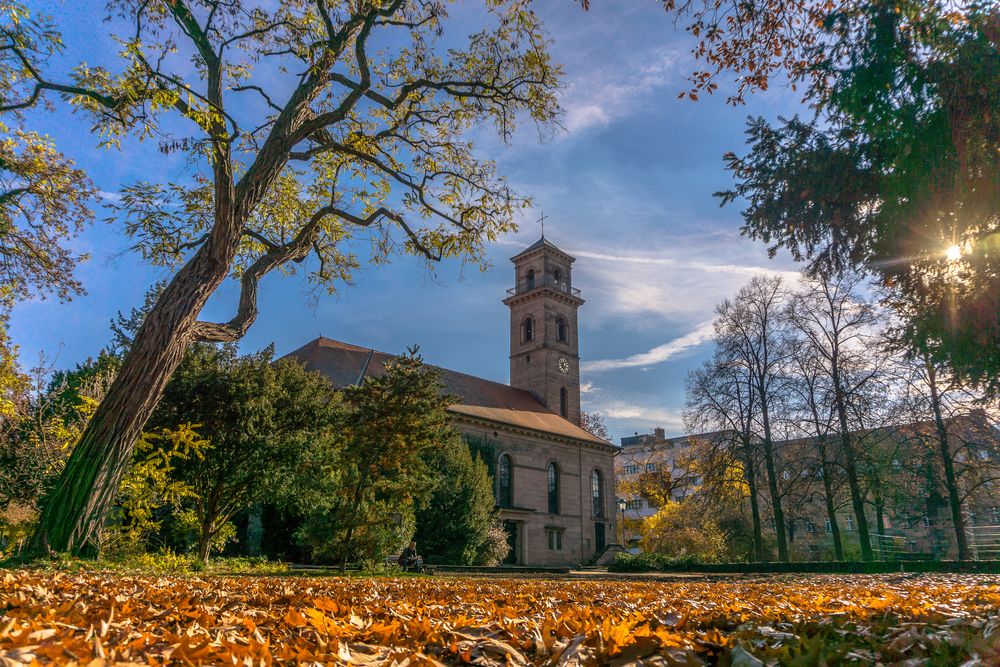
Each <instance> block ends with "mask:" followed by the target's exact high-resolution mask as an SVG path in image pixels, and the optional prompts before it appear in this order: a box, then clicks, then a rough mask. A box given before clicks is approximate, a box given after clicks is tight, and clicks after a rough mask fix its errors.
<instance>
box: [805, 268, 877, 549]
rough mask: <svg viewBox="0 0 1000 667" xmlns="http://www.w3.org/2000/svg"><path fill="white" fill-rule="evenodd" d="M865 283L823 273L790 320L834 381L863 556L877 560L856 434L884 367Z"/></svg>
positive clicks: (808, 287) (809, 284)
mask: <svg viewBox="0 0 1000 667" xmlns="http://www.w3.org/2000/svg"><path fill="white" fill-rule="evenodd" d="M860 283H861V278H860V277H859V276H856V275H848V276H843V277H839V278H830V277H827V276H825V275H823V274H820V276H819V277H818V278H817V279H816V280H813V281H809V282H806V283H805V285H804V287H803V289H802V290H801V291H799V292H798V293H796V294H795V295H793V297H792V299H791V300H790V302H789V304H788V318H789V320H790V322H791V323H792V326H794V328H795V329H796V331H797V332H798V333H799V335H801V336H802V338H803V340H804V341H805V342H806V345H807V346H808V349H809V350H810V352H811V353H812V354H813V355H814V359H815V361H816V362H817V363H818V364H820V365H821V367H822V372H823V373H824V375H825V376H826V380H827V382H828V383H829V391H830V398H831V400H832V404H833V409H834V415H835V417H836V426H837V436H836V437H837V438H838V441H839V445H840V449H841V453H842V457H843V462H844V472H845V473H846V475H847V484H848V488H849V489H850V492H851V505H852V506H853V509H854V515H855V518H856V519H857V522H858V538H859V540H860V542H861V558H862V559H863V560H871V559H872V548H871V537H870V535H869V530H868V519H867V518H866V515H865V494H864V491H863V489H862V487H861V475H860V473H859V471H858V464H859V462H860V457H861V455H862V453H863V449H861V448H860V447H858V443H857V442H856V440H855V436H854V435H853V434H852V431H853V430H857V431H861V428H862V427H863V426H866V424H863V423H862V421H861V420H860V419H859V418H858V417H859V416H860V414H861V413H860V412H859V411H862V410H864V409H865V408H866V406H868V405H870V401H871V399H872V398H873V395H871V394H869V393H867V391H868V390H869V389H871V388H872V387H873V385H875V384H876V381H877V378H878V377H879V374H880V372H881V371H882V370H883V369H882V368H881V367H880V364H879V362H878V360H874V359H873V358H872V357H871V356H870V353H871V352H872V351H873V350H877V347H878V346H877V345H876V344H875V341H874V336H873V331H874V329H875V327H876V324H877V321H878V320H877V313H876V310H875V309H874V308H873V307H872V305H871V304H869V303H867V302H865V301H863V300H861V299H859V298H858V296H857V291H858V289H859V285H860ZM876 393H877V392H876ZM852 409H853V417H852ZM852 424H854V425H855V428H852ZM867 426H870V424H869V425H867Z"/></svg>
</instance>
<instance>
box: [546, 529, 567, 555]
mask: <svg viewBox="0 0 1000 667" xmlns="http://www.w3.org/2000/svg"><path fill="white" fill-rule="evenodd" d="M545 532H546V533H548V537H549V551H562V534H563V532H562V530H560V529H559V528H549V529H547V530H546V531H545Z"/></svg>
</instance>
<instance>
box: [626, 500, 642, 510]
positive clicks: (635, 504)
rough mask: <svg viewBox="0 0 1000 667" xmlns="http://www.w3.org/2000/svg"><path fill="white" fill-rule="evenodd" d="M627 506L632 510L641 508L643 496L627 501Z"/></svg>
mask: <svg viewBox="0 0 1000 667" xmlns="http://www.w3.org/2000/svg"><path fill="white" fill-rule="evenodd" d="M625 508H626V509H630V510H641V509H642V498H633V499H632V500H627V501H625Z"/></svg>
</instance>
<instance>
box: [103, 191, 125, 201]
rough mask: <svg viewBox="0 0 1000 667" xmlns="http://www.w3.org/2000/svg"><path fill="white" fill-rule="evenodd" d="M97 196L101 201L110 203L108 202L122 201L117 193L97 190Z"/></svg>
mask: <svg viewBox="0 0 1000 667" xmlns="http://www.w3.org/2000/svg"><path fill="white" fill-rule="evenodd" d="M97 194H98V195H99V196H100V198H101V199H104V200H106V201H110V202H116V203H117V202H120V201H121V200H122V196H121V194H120V193H118V192H108V191H107V190H98V191H97Z"/></svg>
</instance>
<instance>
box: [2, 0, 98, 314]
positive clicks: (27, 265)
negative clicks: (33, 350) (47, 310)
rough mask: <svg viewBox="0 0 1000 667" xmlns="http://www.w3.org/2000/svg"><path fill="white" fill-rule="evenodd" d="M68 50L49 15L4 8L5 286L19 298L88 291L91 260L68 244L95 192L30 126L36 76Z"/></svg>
mask: <svg viewBox="0 0 1000 667" xmlns="http://www.w3.org/2000/svg"><path fill="white" fill-rule="evenodd" d="M61 49H62V39H61V37H60V35H59V32H58V30H56V29H55V27H54V26H53V24H52V22H51V19H50V18H49V17H47V16H44V15H41V14H39V15H35V14H34V13H33V12H31V11H29V10H28V8H27V7H25V6H24V5H22V4H21V3H20V2H5V3H3V5H2V6H0V135H3V138H2V139H0V260H2V261H0V285H2V286H3V287H4V289H6V290H11V293H10V294H11V296H12V297H14V298H16V299H21V298H25V297H27V296H29V295H31V294H40V295H42V296H44V295H46V294H55V295H56V296H57V297H58V298H60V299H67V298H69V297H71V296H73V295H75V294H79V293H80V292H81V291H83V286H82V285H81V284H80V282H79V281H78V280H77V279H76V278H75V277H74V275H73V271H74V269H75V267H76V264H77V263H78V262H79V261H81V260H83V259H85V258H86V256H85V255H79V254H76V253H74V252H73V251H72V250H71V249H70V248H68V247H67V246H66V241H67V240H69V239H70V238H72V237H73V236H74V235H75V234H76V233H77V232H79V231H80V230H81V229H82V228H83V226H84V225H85V224H86V223H87V222H89V221H90V218H91V216H92V212H91V210H90V208H89V207H88V201H89V200H90V199H92V198H93V197H94V195H95V194H96V190H95V188H94V185H93V183H92V182H91V181H90V179H89V178H88V177H87V175H86V174H85V173H84V172H83V171H82V170H80V169H77V168H76V167H75V166H74V163H73V161H72V160H71V159H69V158H67V157H66V156H65V155H63V154H61V153H60V152H59V151H58V150H57V149H56V147H55V145H54V143H53V142H52V140H51V139H50V138H49V137H48V136H46V135H42V134H39V133H37V132H34V131H31V130H28V129H26V128H25V127H24V120H25V119H24V114H23V112H24V110H25V109H27V108H29V107H31V106H33V105H34V104H35V102H36V101H37V100H38V91H37V89H36V88H35V85H34V80H33V74H34V73H36V72H37V71H38V70H37V68H39V67H42V66H44V65H45V64H46V63H47V61H48V59H49V58H50V57H51V56H52V55H54V54H56V53H58V52H59V51H61ZM11 122H13V123H16V125H17V127H15V128H14V130H13V131H12V130H11V129H10V128H9V127H8V123H11Z"/></svg>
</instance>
